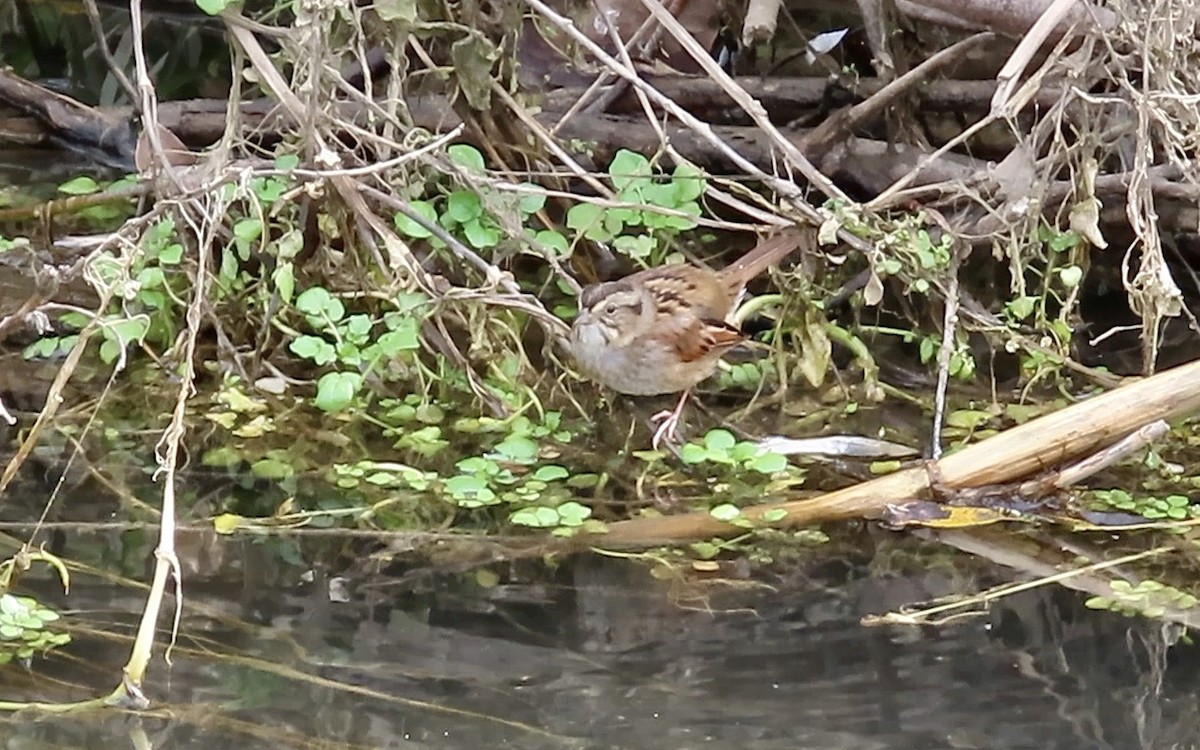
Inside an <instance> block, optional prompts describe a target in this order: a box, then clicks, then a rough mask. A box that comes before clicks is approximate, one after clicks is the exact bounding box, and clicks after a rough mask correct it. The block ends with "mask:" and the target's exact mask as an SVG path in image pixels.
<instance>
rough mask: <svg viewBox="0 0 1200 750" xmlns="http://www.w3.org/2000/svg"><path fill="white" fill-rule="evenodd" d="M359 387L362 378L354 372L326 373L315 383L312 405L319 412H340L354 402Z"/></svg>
mask: <svg viewBox="0 0 1200 750" xmlns="http://www.w3.org/2000/svg"><path fill="white" fill-rule="evenodd" d="M361 386H362V376H361V375H359V374H358V373H356V372H327V373H325V374H324V375H322V376H321V379H320V380H318V381H317V397H316V399H314V402H313V403H315V404H316V406H317V408H318V409H320V410H321V411H326V412H334V411H341V410H342V409H345V408H346V407H347V406H349V405H350V404H351V403H352V402H353V401H354V397H355V396H356V395H357V394H358V389H359V388H360V387H361Z"/></svg>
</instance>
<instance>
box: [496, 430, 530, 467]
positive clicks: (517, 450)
mask: <svg viewBox="0 0 1200 750" xmlns="http://www.w3.org/2000/svg"><path fill="white" fill-rule="evenodd" d="M494 450H495V452H496V453H499V454H500V455H502V456H504V457H505V458H507V459H509V460H512V461H517V462H520V463H527V462H529V461H532V460H533V459H535V458H537V454H538V445H537V443H536V442H534V441H533V440H531V439H530V438H527V437H525V436H523V435H509V436H508V437H507V438H505V439H504V440H503V441H501V442H500V443H499V444H498V445H497V446H496V447H495V449H494Z"/></svg>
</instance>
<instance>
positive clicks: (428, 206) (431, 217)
mask: <svg viewBox="0 0 1200 750" xmlns="http://www.w3.org/2000/svg"><path fill="white" fill-rule="evenodd" d="M451 148H454V147H453V146H451ZM408 207H409V209H411V210H412V212H413V213H414V214H417V215H418V216H420V217H421V218H422V219H425V221H426V222H428V223H429V224H437V210H436V209H435V208H434V207H433V204H432V203H429V202H428V201H413V202H412V203H409V204H408ZM392 221H393V222H395V224H396V231H398V232H400V233H401V234H403V235H405V236H406V237H412V238H413V239H418V240H419V239H424V238H426V237H431V236H432V235H433V233H432V232H430V231H429V230H428V229H426V228H425V227H424V226H423V225H421V224H419V223H417V222H416V221H415V220H413V219H410V218H409V217H408V216H406V215H404V214H402V213H399V212H397V213H396V216H395V217H394V218H393V219H392Z"/></svg>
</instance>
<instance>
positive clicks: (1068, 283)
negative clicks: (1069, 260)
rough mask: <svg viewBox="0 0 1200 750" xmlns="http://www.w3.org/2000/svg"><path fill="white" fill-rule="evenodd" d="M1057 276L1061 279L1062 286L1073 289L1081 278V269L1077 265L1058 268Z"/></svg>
mask: <svg viewBox="0 0 1200 750" xmlns="http://www.w3.org/2000/svg"><path fill="white" fill-rule="evenodd" d="M1058 278H1059V279H1060V280H1061V281H1062V283H1063V286H1065V287H1066V288H1068V289H1074V288H1075V287H1077V286H1079V282H1080V281H1082V280H1083V269H1082V268H1080V267H1079V266H1067V267H1066V268H1060V269H1058Z"/></svg>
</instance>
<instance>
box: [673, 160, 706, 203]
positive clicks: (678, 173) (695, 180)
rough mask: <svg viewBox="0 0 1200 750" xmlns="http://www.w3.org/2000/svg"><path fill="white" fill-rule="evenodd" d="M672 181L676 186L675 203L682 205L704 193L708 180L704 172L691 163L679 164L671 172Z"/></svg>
mask: <svg viewBox="0 0 1200 750" xmlns="http://www.w3.org/2000/svg"><path fill="white" fill-rule="evenodd" d="M671 183H672V184H673V185H674V186H675V203H674V204H672V205H680V204H683V203H687V202H688V201H694V200H696V199H698V198H699V197H700V196H702V195H704V191H705V189H706V188H707V187H708V182H707V181H706V180H705V178H704V173H703V172H701V171H700V170H699V169H697V168H696V167H694V166H692V165H691V164H677V165H675V171H674V172H672V173H671Z"/></svg>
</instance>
